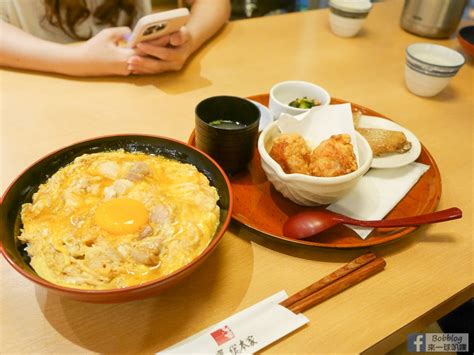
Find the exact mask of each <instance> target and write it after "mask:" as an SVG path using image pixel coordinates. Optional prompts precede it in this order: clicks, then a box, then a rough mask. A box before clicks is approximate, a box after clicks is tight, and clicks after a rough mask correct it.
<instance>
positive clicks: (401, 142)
mask: <svg viewBox="0 0 474 355" xmlns="http://www.w3.org/2000/svg"><path fill="white" fill-rule="evenodd" d="M357 131H358V132H359V133H360V134H362V136H363V137H364V138H365V139H367V142H369V145H370V148H372V152H373V154H374V156H376V157H378V156H381V155H384V154H392V153H399V154H401V153H405V152H408V151H409V150H410V149H411V142H409V141H408V140H407V137H406V136H405V134H404V133H403V132H400V131H390V130H386V129H379V128H357Z"/></svg>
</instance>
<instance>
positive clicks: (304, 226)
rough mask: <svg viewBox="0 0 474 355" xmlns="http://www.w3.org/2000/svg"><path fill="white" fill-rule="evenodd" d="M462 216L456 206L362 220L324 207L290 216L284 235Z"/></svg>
mask: <svg viewBox="0 0 474 355" xmlns="http://www.w3.org/2000/svg"><path fill="white" fill-rule="evenodd" d="M461 217H462V211H461V210H460V209H459V208H456V207H453V208H448V209H447V210H442V211H438V212H433V213H428V214H423V215H419V216H413V217H406V218H397V219H387V220H381V221H360V220H358V219H353V218H350V217H347V216H343V215H341V214H338V213H335V212H331V211H328V210H324V209H321V210H308V211H303V212H300V213H297V214H295V215H293V216H291V217H290V218H288V219H287V221H286V222H285V224H284V225H283V235H284V236H285V237H287V238H292V239H304V238H308V237H311V236H313V235H315V234H318V233H321V232H322V231H325V230H326V229H329V228H331V227H334V226H336V225H338V224H351V225H354V226H361V227H407V226H419V225H422V224H428V223H436V222H443V221H449V220H451V219H457V218H461Z"/></svg>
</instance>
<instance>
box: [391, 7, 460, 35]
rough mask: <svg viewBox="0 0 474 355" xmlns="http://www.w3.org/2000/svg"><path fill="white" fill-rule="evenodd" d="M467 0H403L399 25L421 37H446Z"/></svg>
mask: <svg viewBox="0 0 474 355" xmlns="http://www.w3.org/2000/svg"><path fill="white" fill-rule="evenodd" d="M466 4H467V0H405V6H404V7H403V12H402V16H401V20H400V25H401V26H402V28H403V29H405V30H406V31H408V32H411V33H414V34H416V35H419V36H423V37H431V38H447V37H449V36H451V35H452V34H453V33H454V32H455V31H456V28H457V27H458V25H459V21H460V20H461V17H462V14H463V12H464V8H465V7H466Z"/></svg>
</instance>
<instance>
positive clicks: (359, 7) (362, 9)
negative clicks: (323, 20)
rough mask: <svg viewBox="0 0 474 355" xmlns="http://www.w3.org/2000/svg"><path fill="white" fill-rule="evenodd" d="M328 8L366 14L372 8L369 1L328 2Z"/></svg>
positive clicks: (337, 0)
mask: <svg viewBox="0 0 474 355" xmlns="http://www.w3.org/2000/svg"><path fill="white" fill-rule="evenodd" d="M329 6H331V7H333V8H336V9H338V10H341V11H344V12H356V13H366V12H369V11H370V9H371V8H372V3H371V2H370V0H330V1H329Z"/></svg>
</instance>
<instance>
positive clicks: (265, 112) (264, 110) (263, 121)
mask: <svg viewBox="0 0 474 355" xmlns="http://www.w3.org/2000/svg"><path fill="white" fill-rule="evenodd" d="M247 100H249V101H250V102H251V103H253V104H254V105H255V106H257V107H258V110H259V111H260V124H259V125H258V131H259V132H261V131H263V130H264V129H265V127H267V126H268V125H269V124H270V123H272V122H273V115H272V113H271V112H270V110H269V109H268V107H267V106H265V105H262V104H261V103H260V102H257V101H254V100H250V99H247Z"/></svg>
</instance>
